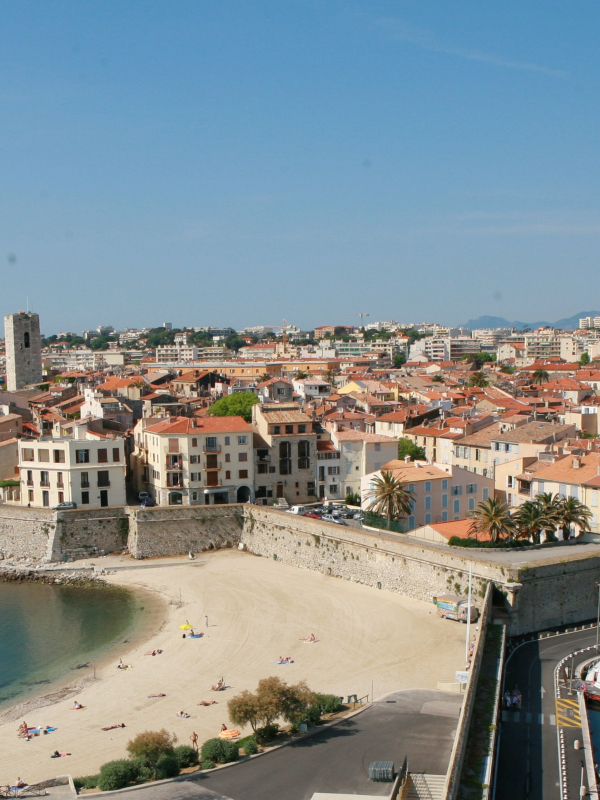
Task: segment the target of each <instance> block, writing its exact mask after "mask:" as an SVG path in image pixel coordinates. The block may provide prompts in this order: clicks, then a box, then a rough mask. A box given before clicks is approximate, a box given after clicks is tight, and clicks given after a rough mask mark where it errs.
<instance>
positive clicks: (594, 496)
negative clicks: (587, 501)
mask: <svg viewBox="0 0 600 800" xmlns="http://www.w3.org/2000/svg"><path fill="white" fill-rule="evenodd" d="M592 505H593V506H597V505H598V492H592Z"/></svg>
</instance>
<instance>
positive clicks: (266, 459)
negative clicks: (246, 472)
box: [256, 456, 271, 464]
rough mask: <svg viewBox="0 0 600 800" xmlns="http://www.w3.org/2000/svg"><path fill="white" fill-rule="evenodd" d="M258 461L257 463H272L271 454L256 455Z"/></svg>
mask: <svg viewBox="0 0 600 800" xmlns="http://www.w3.org/2000/svg"><path fill="white" fill-rule="evenodd" d="M256 463H257V464H270V463H271V456H256Z"/></svg>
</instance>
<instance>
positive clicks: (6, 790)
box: [0, 786, 48, 797]
mask: <svg viewBox="0 0 600 800" xmlns="http://www.w3.org/2000/svg"><path fill="white" fill-rule="evenodd" d="M47 795H48V792H47V791H46V789H43V788H41V787H39V786H24V787H23V788H22V789H17V788H16V787H15V786H0V797H47Z"/></svg>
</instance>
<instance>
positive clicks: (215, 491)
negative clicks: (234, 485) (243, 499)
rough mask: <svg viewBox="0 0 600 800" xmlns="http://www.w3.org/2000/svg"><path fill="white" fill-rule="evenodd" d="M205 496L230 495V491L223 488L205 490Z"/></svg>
mask: <svg viewBox="0 0 600 800" xmlns="http://www.w3.org/2000/svg"><path fill="white" fill-rule="evenodd" d="M204 494H229V489H224V488H223V487H222V486H221V487H220V488H217V489H205V490H204Z"/></svg>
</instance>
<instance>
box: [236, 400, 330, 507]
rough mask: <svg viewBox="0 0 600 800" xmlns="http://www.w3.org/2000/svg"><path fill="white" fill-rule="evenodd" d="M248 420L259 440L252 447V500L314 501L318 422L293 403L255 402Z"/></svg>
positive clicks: (293, 502) (268, 501)
mask: <svg viewBox="0 0 600 800" xmlns="http://www.w3.org/2000/svg"><path fill="white" fill-rule="evenodd" d="M252 422H253V426H254V428H255V430H256V432H257V433H258V435H259V436H260V440H261V441H262V446H261V447H259V448H258V449H257V450H256V459H257V474H256V493H255V496H256V499H257V500H259V501H261V502H262V503H263V504H264V505H267V504H270V503H272V502H273V501H274V500H275V499H276V498H283V499H284V500H286V501H287V502H288V503H289V504H290V505H294V504H298V503H307V502H310V501H314V500H316V496H317V483H316V475H317V432H316V429H315V426H316V425H317V424H318V423H315V422H314V421H313V420H312V419H311V418H310V417H309V416H307V415H306V414H305V413H304V412H303V411H302V410H301V408H300V406H299V405H298V404H297V403H269V404H264V403H257V404H256V405H254V406H252Z"/></svg>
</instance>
